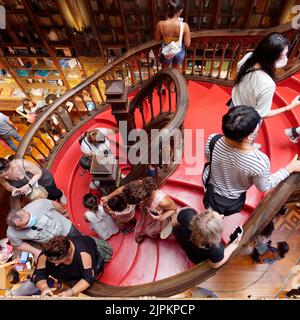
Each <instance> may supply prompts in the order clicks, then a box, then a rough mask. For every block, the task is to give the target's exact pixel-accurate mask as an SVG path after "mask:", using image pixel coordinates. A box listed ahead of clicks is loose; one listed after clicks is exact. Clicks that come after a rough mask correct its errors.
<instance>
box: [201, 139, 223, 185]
mask: <svg viewBox="0 0 300 320" xmlns="http://www.w3.org/2000/svg"><path fill="white" fill-rule="evenodd" d="M222 137H223V135H222V134H216V135H215V136H213V137H212V139H211V140H210V142H209V161H208V163H207V165H208V166H209V169H208V176H207V179H206V182H205V187H206V186H207V185H208V184H209V181H210V173H211V164H212V155H213V150H214V148H215V145H216V143H217V141H218V140H220V139H221V138H222Z"/></svg>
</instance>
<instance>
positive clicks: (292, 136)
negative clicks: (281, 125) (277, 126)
mask: <svg viewBox="0 0 300 320" xmlns="http://www.w3.org/2000/svg"><path fill="white" fill-rule="evenodd" d="M296 129H297V128H288V129H285V130H284V133H285V135H286V136H287V137H288V138H289V140H290V141H291V142H293V143H297V142H298V141H299V138H300V134H299V133H297V131H296Z"/></svg>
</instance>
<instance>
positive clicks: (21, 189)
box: [0, 158, 67, 205]
mask: <svg viewBox="0 0 300 320" xmlns="http://www.w3.org/2000/svg"><path fill="white" fill-rule="evenodd" d="M0 183H1V185H2V187H3V188H4V189H5V190H7V191H8V192H11V193H12V196H21V195H29V193H30V192H31V191H32V189H33V188H34V187H36V186H38V185H41V186H43V187H44V188H45V189H46V191H47V192H48V199H49V200H59V201H60V202H61V203H62V204H63V205H65V204H66V202H67V199H66V197H65V196H64V193H63V191H62V190H60V189H59V188H57V186H56V184H55V181H54V178H53V176H52V174H51V172H50V171H48V170H46V169H44V168H42V169H41V168H40V167H39V166H38V165H36V164H35V163H33V162H31V161H28V160H25V159H13V160H11V161H9V160H7V159H4V158H0Z"/></svg>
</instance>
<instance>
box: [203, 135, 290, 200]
mask: <svg viewBox="0 0 300 320" xmlns="http://www.w3.org/2000/svg"><path fill="white" fill-rule="evenodd" d="M215 135H216V134H212V135H210V136H209V137H208V140H207V143H206V149H205V154H206V158H207V160H209V159H210V150H209V143H210V141H211V139H212V137H213V136H215ZM207 176H208V168H207V170H206V172H205V173H204V176H203V178H204V181H206V179H207ZM288 176H289V173H288V171H287V170H286V169H284V168H283V169H280V170H278V171H277V172H275V173H273V174H271V173H270V160H269V158H268V156H267V155H266V154H264V153H263V152H261V151H259V150H257V149H255V150H253V151H251V152H247V153H245V152H241V151H240V150H239V149H237V148H234V147H232V146H230V145H228V144H227V143H226V142H225V141H224V137H222V138H221V139H219V140H218V141H217V143H216V144H215V147H214V151H213V158H212V168H211V175H210V183H212V185H213V186H214V191H215V193H217V194H219V195H221V196H224V197H226V198H230V199H237V198H238V197H239V196H240V195H241V194H242V193H243V192H245V191H247V190H248V189H249V188H250V187H251V186H252V185H253V184H254V185H255V186H256V187H257V189H258V190H260V191H262V192H265V191H269V190H270V189H272V188H274V187H276V186H277V185H278V184H279V183H280V182H281V181H283V180H285V179H286V178H287V177H288Z"/></svg>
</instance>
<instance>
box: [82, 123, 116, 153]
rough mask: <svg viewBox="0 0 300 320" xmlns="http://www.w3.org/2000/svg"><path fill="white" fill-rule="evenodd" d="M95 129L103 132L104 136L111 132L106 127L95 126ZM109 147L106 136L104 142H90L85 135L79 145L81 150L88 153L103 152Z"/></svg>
mask: <svg viewBox="0 0 300 320" xmlns="http://www.w3.org/2000/svg"><path fill="white" fill-rule="evenodd" d="M95 130H98V131H99V132H101V133H103V134H104V135H105V136H106V135H108V134H110V133H111V132H110V131H111V130H109V129H107V128H97V129H95ZM109 147H110V143H109V141H108V139H107V138H105V142H104V143H97V144H92V143H90V142H89V141H88V139H87V137H85V138H84V139H83V140H82V142H81V145H80V148H81V152H82V153H84V154H88V155H91V154H92V155H94V154H99V153H100V154H101V153H104V151H105V150H109Z"/></svg>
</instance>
